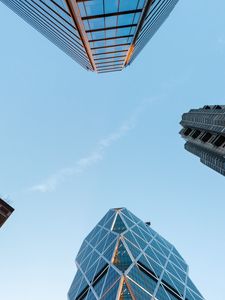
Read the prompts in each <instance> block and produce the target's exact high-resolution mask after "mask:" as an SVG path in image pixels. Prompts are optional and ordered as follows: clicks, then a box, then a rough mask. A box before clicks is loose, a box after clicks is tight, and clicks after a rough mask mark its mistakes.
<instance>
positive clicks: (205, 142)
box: [180, 105, 225, 176]
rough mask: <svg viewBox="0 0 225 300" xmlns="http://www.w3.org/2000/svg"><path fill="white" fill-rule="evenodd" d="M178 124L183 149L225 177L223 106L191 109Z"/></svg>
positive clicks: (224, 114) (224, 111) (224, 115)
mask: <svg viewBox="0 0 225 300" xmlns="http://www.w3.org/2000/svg"><path fill="white" fill-rule="evenodd" d="M180 124H181V125H182V126H183V129H182V130H181V131H180V134H181V136H182V137H183V138H184V139H185V140H186V143H185V146H184V147H185V149H186V150H187V151H189V152H191V153H192V154H195V155H196V156H198V157H199V158H200V161H201V162H202V163H203V164H205V165H207V166H208V167H210V168H211V169H213V170H215V171H217V172H218V173H220V174H222V175H224V176H225V106H221V105H214V106H209V105H206V106H204V107H203V108H200V109H191V110H190V112H188V113H185V114H183V116H182V120H181V122H180Z"/></svg>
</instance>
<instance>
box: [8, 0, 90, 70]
mask: <svg viewBox="0 0 225 300" xmlns="http://www.w3.org/2000/svg"><path fill="white" fill-rule="evenodd" d="M10 2H11V5H12V3H13V7H14V9H16V11H17V12H19V14H21V15H22V16H23V17H25V18H26V19H27V21H28V22H29V23H30V24H31V25H32V26H33V25H35V26H38V27H36V29H37V30H41V31H42V32H43V34H44V35H45V36H46V37H47V38H49V39H50V40H52V41H53V43H55V44H56V46H58V47H59V48H61V49H63V50H64V51H65V52H67V53H68V54H69V55H70V56H71V57H72V58H73V59H75V60H76V61H77V62H78V63H79V64H81V65H82V66H83V67H85V68H86V67H87V64H86V63H85V64H84V62H82V61H81V60H80V59H81V58H80V59H78V57H79V54H78V53H76V51H75V48H74V49H73V48H72V47H71V46H69V45H67V44H66V43H65V40H60V36H58V35H56V34H55V33H54V32H52V31H51V30H49V27H45V26H44V23H42V22H41V21H42V20H41V19H38V18H37V17H36V18H37V20H36V19H35V17H34V16H32V14H31V15H30V14H29V13H28V12H27V11H24V10H23V9H22V8H21V7H20V6H18V4H17V3H14V2H13V0H12V1H11V0H10ZM74 54H76V55H78V57H77V56H76V55H74ZM87 62H88V61H87Z"/></svg>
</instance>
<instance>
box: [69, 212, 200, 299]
mask: <svg viewBox="0 0 225 300" xmlns="http://www.w3.org/2000/svg"><path fill="white" fill-rule="evenodd" d="M76 264H77V268H78V271H77V273H76V276H75V278H74V280H73V283H72V285H71V287H70V290H69V293H68V298H69V300H96V299H98V300H100V299H101V300H147V299H149V300H150V299H152V300H203V297H202V295H201V294H200V292H199V291H198V289H197V288H196V287H195V285H194V284H193V282H192V281H191V279H190V278H189V276H188V266H187V264H186V262H185V261H184V260H183V258H182V257H181V256H180V254H179V253H178V252H177V250H176V248H175V247H174V246H173V245H171V244H170V243H169V242H168V241H166V240H165V239H164V238H163V237H162V236H160V235H159V234H158V233H157V232H155V231H154V230H153V229H152V228H151V227H150V226H149V225H147V224H146V223H144V222H142V221H141V220H140V219H138V218H137V217H136V216H135V215H133V214H132V213H131V212H129V211H128V210H127V209H125V208H116V209H110V210H109V212H108V213H107V214H106V215H105V216H104V217H103V219H102V220H101V221H100V222H99V223H98V224H97V226H96V227H95V228H94V229H93V230H92V231H91V232H90V234H89V235H88V236H87V237H86V238H85V240H84V242H83V244H82V246H81V248H80V251H79V253H78V255H77V258H76Z"/></svg>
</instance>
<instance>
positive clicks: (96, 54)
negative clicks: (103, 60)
mask: <svg viewBox="0 0 225 300" xmlns="http://www.w3.org/2000/svg"><path fill="white" fill-rule="evenodd" d="M120 52H127V50H118V51H110V52H101V53H94V54H93V55H95V56H98V55H102V54H112V53H120Z"/></svg>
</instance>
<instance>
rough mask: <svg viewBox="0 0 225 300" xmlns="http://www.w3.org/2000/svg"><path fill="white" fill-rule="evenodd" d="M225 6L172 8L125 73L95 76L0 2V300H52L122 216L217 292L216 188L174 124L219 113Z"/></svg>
mask: <svg viewBox="0 0 225 300" xmlns="http://www.w3.org/2000/svg"><path fill="white" fill-rule="evenodd" d="M224 12H225V2H224V1H223V0H217V1H216V4H215V5H212V2H211V1H209V0H199V1H194V0H189V1H184V0H180V1H179V4H178V5H177V7H176V8H175V10H174V12H173V13H172V14H171V16H170V17H169V19H168V20H167V21H166V22H165V23H164V25H163V26H162V27H161V28H160V30H159V31H158V32H157V34H156V35H155V36H154V38H153V39H152V40H151V41H150V43H149V44H148V45H147V46H146V48H145V49H144V50H143V51H142V52H141V54H140V55H139V57H138V58H137V59H136V61H135V62H134V63H133V64H132V65H131V66H130V67H128V68H127V69H126V70H124V71H123V72H120V73H115V74H113V73H112V74H105V75H96V74H94V73H91V72H87V71H85V70H83V69H82V68H81V67H80V66H79V65H77V64H76V63H74V62H73V61H72V60H71V59H70V58H69V57H67V56H66V55H65V54H64V53H63V52H61V51H60V50H59V49H57V48H56V47H55V46H54V45H53V44H51V43H50V42H49V41H48V40H46V39H45V38H44V37H43V36H41V35H40V34H39V33H38V32H36V31H35V30H34V29H32V28H31V27H30V26H29V25H27V24H26V23H25V22H24V21H23V20H22V19H20V18H19V17H17V16H16V15H15V14H14V13H13V12H11V11H10V10H9V9H8V8H6V7H5V6H4V5H3V4H0V34H1V50H0V51H1V57H0V66H1V72H0V83H1V97H0V103H1V106H0V107H1V118H0V136H1V156H0V165H1V170H2V171H1V174H0V182H1V188H0V193H1V195H2V196H3V197H6V199H8V200H9V201H10V203H11V204H12V205H13V206H14V207H15V209H16V210H15V213H14V214H13V216H12V217H11V218H10V219H9V220H8V222H7V224H6V225H5V226H4V227H2V228H1V247H0V254H1V255H0V282H1V296H2V298H3V299H4V300H12V299H15V298H16V299H17V300H31V299H32V300H40V299H43V300H48V299H54V300H61V299H66V294H67V291H68V289H69V286H70V284H71V282H72V279H73V277H74V275H75V271H76V268H75V264H74V258H75V255H76V253H77V251H78V249H79V246H80V245H81V242H82V240H83V238H84V237H85V235H86V234H87V233H88V232H89V231H90V230H91V229H92V228H93V227H94V225H95V224H96V223H97V222H98V220H99V219H100V218H101V217H102V216H103V215H104V214H105V213H106V211H107V210H108V209H109V208H111V207H121V206H125V207H127V208H128V209H130V210H131V211H132V212H133V213H135V214H136V215H137V216H138V217H140V218H141V219H143V220H146V221H147V220H150V221H151V222H152V226H153V228H154V229H155V230H157V231H158V232H159V233H161V234H162V235H163V236H164V237H165V238H167V239H168V240H169V241H170V242H172V243H174V244H175V245H176V247H177V248H178V250H179V251H180V252H181V254H182V255H183V257H184V258H185V259H186V261H187V262H188V264H189V266H190V275H191V278H192V279H193V281H194V282H195V283H196V285H197V286H198V288H199V289H200V291H201V292H202V294H203V295H204V296H205V298H206V299H217V300H223V295H224V294H225V286H224V278H225V256H224V253H225V239H224V236H225V221H224V211H225V202H224V196H223V189H224V177H223V176H221V175H219V174H217V173H216V172H214V171H212V170H210V169H209V168H207V167H205V166H204V165H202V164H201V163H200V162H199V160H198V159H197V158H196V157H194V156H193V155H191V154H189V153H188V152H186V151H185V150H184V149H183V144H184V142H183V141H182V139H181V138H180V136H179V134H178V132H179V130H180V126H179V121H180V119H181V114H182V113H183V112H186V111H188V110H189V109H190V108H194V107H201V106H203V105H205V104H224V103H225V88H224V87H225V29H224V28H225V15H224Z"/></svg>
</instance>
